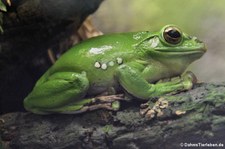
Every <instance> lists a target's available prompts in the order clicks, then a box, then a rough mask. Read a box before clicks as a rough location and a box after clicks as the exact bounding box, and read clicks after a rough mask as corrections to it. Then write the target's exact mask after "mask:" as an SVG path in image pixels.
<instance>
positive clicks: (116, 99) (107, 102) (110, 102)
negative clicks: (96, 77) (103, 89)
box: [76, 94, 125, 113]
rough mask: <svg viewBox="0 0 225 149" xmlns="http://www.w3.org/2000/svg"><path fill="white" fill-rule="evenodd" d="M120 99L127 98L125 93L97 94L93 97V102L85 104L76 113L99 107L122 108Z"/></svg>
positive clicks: (114, 109)
mask: <svg viewBox="0 0 225 149" xmlns="http://www.w3.org/2000/svg"><path fill="white" fill-rule="evenodd" d="M87 100H89V99H87ZM120 100H125V98H124V94H117V95H108V96H97V97H94V98H91V102H89V103H87V104H85V105H84V106H83V107H82V108H81V109H79V110H77V111H76V113H83V112H87V111H93V110H97V109H107V110H112V111H118V110H119V108H120Z"/></svg>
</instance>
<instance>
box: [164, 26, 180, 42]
mask: <svg viewBox="0 0 225 149" xmlns="http://www.w3.org/2000/svg"><path fill="white" fill-rule="evenodd" d="M163 38H164V39H165V40H166V41H167V42H168V43H170V44H178V43H180V42H181V39H182V37H181V32H180V31H179V29H177V28H176V27H171V26H170V27H167V28H165V30H164V32H163Z"/></svg>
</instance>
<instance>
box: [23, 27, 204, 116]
mask: <svg viewBox="0 0 225 149" xmlns="http://www.w3.org/2000/svg"><path fill="white" fill-rule="evenodd" d="M205 52H206V48H205V45H204V43H202V42H201V41H199V40H198V39H197V38H196V37H191V36H189V35H187V34H186V33H184V32H182V31H181V30H180V29H178V28H177V27H176V26H174V25H167V26H165V27H163V28H162V29H161V30H160V31H159V32H149V31H143V32H132V33H118V34H110V35H103V36H98V37H94V38H91V39H88V40H86V41H83V42H82V43H80V44H78V45H76V46H74V47H72V48H71V49H70V50H68V51H67V52H66V53H65V54H63V55H62V56H61V57H60V58H59V59H58V61H57V62H56V63H55V64H54V65H53V66H52V67H51V68H50V69H49V70H48V71H47V72H46V73H45V74H44V75H43V76H42V77H41V78H40V79H39V80H38V81H37V83H36V85H35V86H34V88H33V91H32V92H31V93H30V94H29V95H28V96H27V97H26V98H25V100H24V106H25V109H26V110H28V111H31V112H33V113H37V114H50V113H80V112H84V111H89V110H94V109H98V108H106V109H112V110H113V109H114V108H113V106H114V104H115V103H116V102H115V101H112V100H109V101H107V100H103V101H101V100H97V101H96V100H93V99H95V98H94V97H97V96H100V95H103V94H104V93H111V94H119V93H126V94H127V95H129V96H131V97H135V98H134V99H139V100H146V101H147V100H151V99H152V98H154V97H160V96H163V95H165V94H168V93H176V92H180V91H185V90H189V89H191V88H192V86H193V84H194V83H195V82H196V80H195V79H196V78H195V77H194V75H193V74H192V73H190V72H186V73H184V71H185V69H186V68H187V67H188V65H189V64H190V63H192V62H193V61H195V60H197V59H199V58H200V57H201V56H202V55H203V54H204V53H205ZM178 76H180V77H178ZM174 78H175V79H174ZM159 80H167V81H159ZM107 102H108V103H107ZM105 103H107V104H105ZM109 103H110V104H109ZM104 104H105V106H101V105H104ZM117 105H118V104H117ZM115 107H116V106H115ZM116 109H118V107H116ZM114 110H115V109H114Z"/></svg>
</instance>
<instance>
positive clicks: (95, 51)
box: [89, 45, 112, 54]
mask: <svg viewBox="0 0 225 149" xmlns="http://www.w3.org/2000/svg"><path fill="white" fill-rule="evenodd" d="M111 49H112V46H106V45H105V46H101V47H99V48H91V49H90V51H89V52H90V53H91V54H104V52H105V51H108V50H111Z"/></svg>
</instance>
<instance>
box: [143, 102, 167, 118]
mask: <svg viewBox="0 0 225 149" xmlns="http://www.w3.org/2000/svg"><path fill="white" fill-rule="evenodd" d="M168 105H169V104H168V101H167V100H165V99H164V98H159V99H158V101H157V102H156V103H155V104H154V103H152V102H151V101H148V102H147V103H144V104H141V109H140V114H141V115H142V116H144V117H146V118H147V119H149V120H150V119H153V118H155V117H160V116H162V115H163V112H162V109H165V108H167V107H168Z"/></svg>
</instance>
